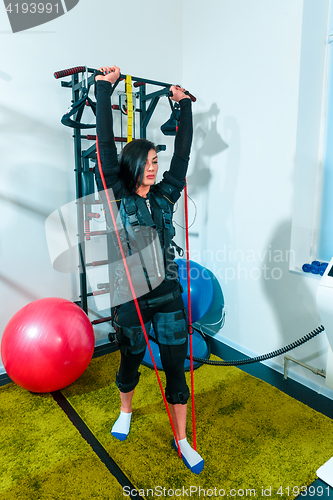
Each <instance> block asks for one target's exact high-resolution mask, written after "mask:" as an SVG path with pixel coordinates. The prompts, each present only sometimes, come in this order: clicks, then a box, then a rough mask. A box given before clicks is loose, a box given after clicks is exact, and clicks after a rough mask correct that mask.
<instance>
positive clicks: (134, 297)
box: [96, 137, 182, 458]
mask: <svg viewBox="0 0 333 500" xmlns="http://www.w3.org/2000/svg"><path fill="white" fill-rule="evenodd" d="M96 151H97V161H98V169H99V173H100V176H101V179H102V183H103V188H104V191H105V194H106V199H107V202H108V205H109V209H110V214H111V218H112V223H113V226H114V228H115V231H116V235H117V241H118V246H119V248H120V252H121V257H122V259H123V263H124V267H125V271H126V275H127V279H128V283H129V286H130V289H131V292H132V296H133V300H134V304H135V308H136V311H137V313H138V317H139V320H140V324H141V328H142V330H143V333H144V336H145V339H146V343H147V346H148V349H149V353H150V356H151V359H152V362H153V365H154V369H155V373H156V377H157V380H158V383H159V386H160V389H161V393H162V396H163V401H164V404H165V407H166V410H167V412H168V417H169V420H170V424H171V427H172V431H173V434H174V437H175V440H176V444H177V449H178V454H179V456H180V458H181V456H182V455H181V451H180V447H179V443H178V438H177V435H176V430H175V426H174V424H173V421H172V417H171V413H170V410H169V406H168V402H167V400H166V397H165V394H164V391H163V387H162V383H161V379H160V376H159V374H158V371H157V367H156V364H155V361H154V358H153V353H152V351H151V347H150V344H149V339H148V335H147V332H146V329H145V325H144V322H143V318H142V315H141V311H140V307H139V304H138V300H137V298H136V295H135V291H134V288H133V284H132V280H131V276H130V273H129V269H128V266H127V262H126V257H125V254H124V250H123V247H122V244H121V240H120V236H119V232H118V228H117V224H116V219H115V216H114V213H113V210H112V205H111V201H110V197H109V192H108V190H107V187H106V182H105V178H104V174H103V169H102V164H101V158H100V155H99V145H98V138H97V137H96Z"/></svg>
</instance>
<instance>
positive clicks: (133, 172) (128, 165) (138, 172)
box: [119, 139, 156, 193]
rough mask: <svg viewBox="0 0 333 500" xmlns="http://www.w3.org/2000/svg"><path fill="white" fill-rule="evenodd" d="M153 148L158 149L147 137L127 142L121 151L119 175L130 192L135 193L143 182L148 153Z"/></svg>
mask: <svg viewBox="0 0 333 500" xmlns="http://www.w3.org/2000/svg"><path fill="white" fill-rule="evenodd" d="M151 149H154V150H155V151H156V148H155V145H154V144H153V143H152V142H150V141H147V140H146V139H133V140H132V141H131V142H129V143H128V144H126V146H125V147H124V149H123V151H122V153H121V156H120V160H119V165H120V171H119V177H120V179H122V181H123V183H124V184H125V186H126V188H127V189H128V191H129V192H130V193H134V192H135V191H136V189H137V187H138V186H140V184H141V182H142V179H143V174H144V170H145V166H146V163H147V158H148V153H149V151H150V150H151Z"/></svg>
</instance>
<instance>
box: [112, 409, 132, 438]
mask: <svg viewBox="0 0 333 500" xmlns="http://www.w3.org/2000/svg"><path fill="white" fill-rule="evenodd" d="M131 417H132V413H124V412H123V411H120V415H119V417H118V420H116V422H115V423H114V425H113V427H112V430H111V434H112V436H114V437H116V438H117V439H119V440H120V441H125V439H126V438H127V435H128V433H129V430H130V426H131Z"/></svg>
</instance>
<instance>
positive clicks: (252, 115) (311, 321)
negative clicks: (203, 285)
mask: <svg viewBox="0 0 333 500" xmlns="http://www.w3.org/2000/svg"><path fill="white" fill-rule="evenodd" d="M305 1H306V3H307V4H308V5H309V4H312V5H314V4H315V3H316V2H315V1H312V0H305ZM201 6H202V4H201V2H200V1H199V0H194V1H192V0H191V1H189V0H185V1H184V56H183V60H184V64H183V70H184V73H183V74H184V79H183V81H184V82H185V84H186V85H187V86H188V87H190V88H191V91H192V92H193V93H194V94H196V95H198V96H199V100H198V104H197V106H196V116H195V122H196V128H195V141H194V152H193V154H192V162H191V169H190V172H189V176H188V180H189V193H190V194H191V196H192V197H193V199H194V201H195V203H196V205H197V207H198V216H197V220H196V222H195V224H194V226H193V227H192V228H191V231H192V232H193V233H198V236H193V237H192V238H191V240H190V245H191V255H192V257H193V259H194V260H198V261H199V262H201V263H202V264H203V265H206V266H207V267H208V268H210V269H211V270H212V271H213V272H214V273H215V274H216V275H217V276H218V277H219V279H220V283H221V285H222V289H223V293H224V298H225V303H226V308H227V316H226V322H225V326H224V328H223V329H222V330H221V331H220V334H219V336H220V337H221V338H223V339H224V340H225V341H226V342H227V343H229V344H230V345H235V346H236V347H238V348H239V349H240V350H241V351H243V352H245V353H247V354H250V355H251V354H253V355H259V354H263V353H266V352H270V351H273V350H276V349H278V348H280V347H282V346H284V345H286V344H289V343H291V342H293V341H294V340H296V339H298V338H300V337H302V336H303V335H305V334H306V333H308V332H309V331H311V330H312V329H314V328H315V327H317V326H318V325H319V324H320V318H319V317H318V314H317V311H316V305H315V291H316V285H317V282H315V283H314V282H313V281H311V280H309V279H306V278H304V277H303V276H300V275H296V274H292V273H290V272H289V255H288V252H289V250H290V234H291V223H292V204H293V194H294V177H293V176H294V169H295V150H296V136H297V117H298V100H299V83H300V82H299V75H300V61H301V42H302V20H303V1H302V0H294V1H293V2H290V1H289V0H281V1H275V0H269V1H267V0H252V1H251V2H248V1H247V0H235V1H233V2H229V1H227V0H221V1H219V2H216V1H214V0H208V1H207V2H205V8H204V9H202V8H201ZM199 12H200V15H199V14H198V13H199ZM308 127H311V123H308ZM304 175H306V172H304ZM326 347H327V341H326V336H325V334H322V335H321V336H320V337H317V338H316V339H314V340H312V341H311V342H310V343H308V344H306V345H304V346H302V347H300V348H298V349H297V350H296V351H293V352H292V353H291V355H292V356H294V357H295V358H297V359H301V360H302V361H303V362H306V363H309V364H310V365H312V366H315V367H317V368H325V367H326ZM282 363H283V359H282V357H279V358H275V359H274V361H272V362H269V363H268V364H271V366H274V367H275V368H277V369H278V370H282ZM289 375H291V376H293V377H296V378H300V377H305V379H306V380H305V381H304V380H302V381H303V382H305V383H307V384H308V385H311V386H313V385H316V384H319V386H321V385H323V384H324V381H323V379H321V378H320V377H316V376H315V375H313V374H312V373H311V372H309V371H307V370H305V369H303V368H301V367H299V366H296V365H290V368H289ZM317 388H318V387H317ZM318 389H319V390H320V387H319V388H318Z"/></svg>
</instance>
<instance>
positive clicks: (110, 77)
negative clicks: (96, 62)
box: [95, 66, 120, 85]
mask: <svg viewBox="0 0 333 500" xmlns="http://www.w3.org/2000/svg"><path fill="white" fill-rule="evenodd" d="M98 71H101V72H102V73H104V76H102V75H97V76H96V77H95V80H96V81H97V80H106V81H107V82H110V83H111V84H112V85H113V84H114V83H115V82H116V81H117V80H118V79H119V77H120V69H119V68H118V66H112V67H110V66H102V67H101V68H98Z"/></svg>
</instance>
